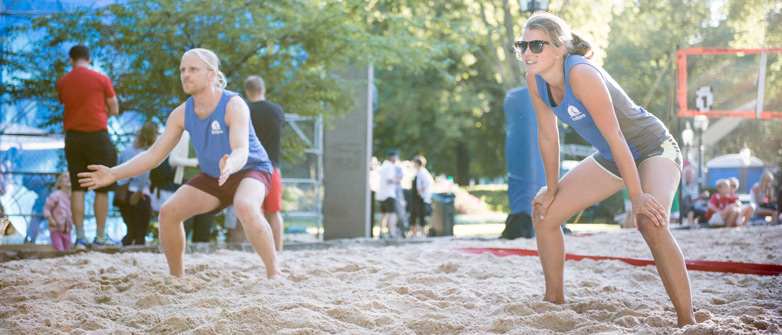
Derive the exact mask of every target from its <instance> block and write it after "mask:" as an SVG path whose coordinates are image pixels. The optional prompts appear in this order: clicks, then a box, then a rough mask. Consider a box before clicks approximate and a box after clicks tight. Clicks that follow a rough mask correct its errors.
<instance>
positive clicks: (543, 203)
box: [532, 186, 557, 220]
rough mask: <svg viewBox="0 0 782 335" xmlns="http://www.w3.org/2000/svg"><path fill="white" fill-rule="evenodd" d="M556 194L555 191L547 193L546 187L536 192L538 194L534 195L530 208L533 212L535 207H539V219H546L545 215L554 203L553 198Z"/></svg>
mask: <svg viewBox="0 0 782 335" xmlns="http://www.w3.org/2000/svg"><path fill="white" fill-rule="evenodd" d="M556 194H557V190H553V191H551V192H549V190H548V187H547V186H543V187H541V188H540V190H539V191H538V194H537V195H535V199H533V200H532V207H533V212H534V208H535V206H538V205H539V206H540V219H541V220H542V219H544V218H545V217H546V213H548V209H549V207H550V206H551V204H552V203H553V202H554V197H555V196H556Z"/></svg>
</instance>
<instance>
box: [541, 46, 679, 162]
mask: <svg viewBox="0 0 782 335" xmlns="http://www.w3.org/2000/svg"><path fill="white" fill-rule="evenodd" d="M576 64H588V65H589V66H592V67H594V68H595V69H597V71H598V72H600V75H601V76H602V78H603V82H605V84H606V87H607V88H608V93H609V94H610V95H611V100H612V102H613V105H614V112H615V114H616V119H617V120H618V121H619V129H620V130H621V131H622V134H623V135H624V137H625V140H626V141H627V146H628V147H629V148H630V152H632V154H633V159H639V158H640V157H641V155H642V154H641V153H642V152H644V151H646V150H648V149H651V148H653V147H657V146H659V145H660V144H661V143H662V142H663V141H665V139H666V138H667V137H668V129H667V128H665V125H663V123H662V121H660V120H659V119H658V118H657V117H655V116H654V115H652V114H651V113H649V112H647V111H645V110H644V109H643V108H641V107H640V106H637V105H636V104H635V103H634V102H633V101H632V100H631V99H630V97H628V96H627V93H625V92H624V90H622V88H621V87H619V84H617V83H616V81H614V79H613V78H611V76H610V75H609V74H608V73H607V72H606V71H605V70H603V68H601V67H599V66H597V65H595V64H594V63H592V62H591V61H589V60H588V59H586V58H584V57H583V56H579V55H567V57H566V58H565V66H564V69H565V98H564V99H562V102H561V103H560V104H559V105H557V106H554V101H553V99H552V98H551V96H550V95H549V89H548V84H547V83H546V81H545V80H543V78H542V77H540V76H539V75H535V82H536V85H537V87H538V94H539V95H540V98H541V99H543V101H544V102H545V103H546V104H547V105H548V106H549V107H551V110H552V111H554V114H556V115H557V117H558V118H559V119H560V120H562V122H564V123H566V124H567V125H569V126H570V127H573V129H575V130H576V132H577V133H578V134H579V135H581V136H582V137H583V138H584V139H586V140H587V141H588V142H589V143H591V144H592V145H593V146H594V147H595V148H597V150H598V152H600V155H602V156H603V157H604V158H605V159H608V160H610V161H614V157H613V155H612V154H611V148H610V147H609V146H608V142H606V139H605V138H604V137H603V135H602V134H601V133H600V129H598V128H597V125H595V122H594V120H593V119H592V116H591V115H590V113H589V111H588V110H587V109H586V107H585V106H584V104H583V103H581V101H580V100H578V99H577V98H576V96H575V95H573V90H572V89H571V88H570V81H569V74H570V69H571V68H573V66H575V65H576Z"/></svg>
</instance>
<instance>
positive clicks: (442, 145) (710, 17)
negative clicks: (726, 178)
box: [0, 0, 782, 182]
mask: <svg viewBox="0 0 782 335" xmlns="http://www.w3.org/2000/svg"><path fill="white" fill-rule="evenodd" d="M549 11H551V12H553V13H555V14H557V15H560V16H561V17H563V18H564V19H565V20H566V21H567V22H568V23H569V24H570V25H571V27H572V28H573V29H574V30H575V31H578V32H581V33H585V34H584V35H585V36H584V37H587V38H589V39H590V41H591V43H592V45H593V47H594V48H595V49H596V50H595V51H596V54H597V55H596V56H597V59H596V61H597V62H598V63H600V64H603V66H604V67H605V69H606V70H607V71H608V72H609V73H610V74H611V76H612V77H613V78H614V79H615V80H616V81H617V82H618V83H619V84H620V85H621V86H622V88H623V89H624V90H625V91H626V92H627V93H628V94H629V95H630V97H631V98H633V99H634V100H635V101H636V103H638V104H641V105H642V107H644V108H646V109H647V110H648V111H650V112H651V113H653V114H655V115H656V116H658V117H659V118H660V119H661V120H663V122H664V123H665V124H666V125H668V127H669V129H670V130H671V133H673V134H679V133H680V132H681V129H679V122H678V118H677V117H676V108H677V107H676V105H675V102H674V94H673V92H674V82H675V80H674V74H675V72H674V71H675V62H674V61H675V59H674V52H675V50H676V48H677V47H688V46H708V47H750V48H758V47H760V43H761V41H763V40H765V45H766V46H767V47H780V46H782V30H780V29H775V28H776V27H779V26H782V1H780V0H771V1H767V0H747V1H723V0H694V1H684V0H673V1H655V0H632V1H631V0H619V1H614V0H599V1H586V0H553V1H551V4H550V6H549ZM528 15H529V13H520V12H519V7H518V2H517V1H515V0H486V1H476V0H454V1H429V0H393V1H392V0H366V1H365V0H343V1H327V0H292V1H263V2H247V1H243V0H220V1H219V2H218V5H217V6H204V3H203V2H200V1H192V0H190V1H176V0H154V1H142V0H128V1H123V4H122V5H112V6H109V7H107V8H105V9H101V10H99V11H89V12H76V13H65V14H57V15H51V16H44V17H38V18H35V19H33V24H32V25H31V26H26V27H17V28H13V29H11V30H10V31H8V32H5V33H7V34H6V35H5V36H10V37H11V38H12V37H13V36H18V35H23V34H33V33H43V34H44V38H43V39H41V40H39V41H38V42H35V43H34V44H32V45H30V46H29V48H27V49H25V50H24V51H23V52H21V53H18V54H11V53H9V52H8V51H7V50H3V51H2V52H3V55H2V59H1V60H0V66H2V67H3V70H5V71H6V73H9V74H11V75H10V76H6V78H8V77H11V78H12V79H10V80H6V82H5V83H4V84H6V85H4V86H3V87H2V88H1V89H0V91H1V92H0V93H9V95H8V96H9V97H10V99H14V100H18V99H30V98H32V99H36V100H38V101H39V102H41V103H42V104H44V105H45V106H47V108H48V109H49V110H50V111H51V115H50V117H49V119H50V122H48V123H47V124H48V125H55V124H59V123H60V122H61V114H62V112H61V107H60V105H59V103H57V97H56V92H55V91H54V90H53V89H52V87H53V85H54V84H53V83H54V82H56V80H57V79H58V78H59V77H61V76H62V75H63V74H64V73H65V72H66V71H67V64H66V62H65V57H64V54H63V52H64V51H67V50H65V48H67V46H70V45H71V44H72V43H74V42H78V43H84V44H87V45H89V46H90V47H91V48H92V49H93V56H94V57H93V58H94V62H95V64H96V65H99V67H100V68H101V69H103V70H104V71H105V72H106V73H107V74H108V75H109V76H110V77H111V78H112V79H113V80H114V82H115V85H116V89H117V92H118V93H119V98H120V107H121V109H122V110H136V111H139V112H142V113H144V114H145V115H147V117H148V118H150V119H153V118H158V119H161V120H162V119H165V117H166V115H167V114H168V112H169V111H170V110H171V109H172V108H174V107H175V106H176V105H178V104H180V103H182V101H183V99H184V98H185V95H184V93H183V92H182V91H181V89H180V84H179V81H178V78H177V74H178V70H177V68H178V64H179V59H180V57H181V54H182V53H183V52H184V51H185V50H187V49H189V48H193V47H204V48H209V49H212V50H214V51H215V52H216V53H217V54H218V55H219V56H220V57H221V60H222V62H223V64H222V69H223V72H225V74H226V75H227V76H228V80H229V86H228V88H229V89H231V90H236V91H241V83H242V80H243V79H244V78H245V77H246V76H248V75H251V74H260V75H262V76H263V77H264V79H265V80H266V82H267V86H268V87H269V92H268V98H269V99H270V100H272V101H275V102H278V103H280V104H281V105H283V106H284V107H285V109H286V111H287V112H290V113H296V114H300V115H305V116H313V115H317V114H321V113H322V114H325V116H326V121H328V119H329V118H331V117H333V116H335V115H339V114H340V113H341V112H343V111H345V110H348V109H349V108H350V106H352V105H353V103H354V101H353V100H352V97H351V94H350V90H351V88H350V86H349V85H346V83H345V82H344V81H343V80H341V79H340V78H339V76H338V75H337V73H338V71H339V70H341V69H343V68H344V66H345V65H348V64H369V63H371V64H373V66H374V68H375V78H376V85H377V87H378V93H379V99H378V110H377V112H376V115H375V116H374V120H375V129H374V143H373V149H374V152H375V153H378V152H381V153H382V152H385V150H387V149H389V148H396V149H400V151H401V152H402V155H403V158H410V157H412V156H413V155H416V154H423V155H425V156H426V157H427V158H428V160H429V169H430V171H432V172H433V173H434V174H446V175H451V176H457V180H458V181H460V182H464V181H465V180H469V179H470V178H476V179H477V178H480V177H497V176H504V175H505V174H506V168H505V160H504V141H505V131H504V128H505V125H504V115H503V111H502V102H503V100H504V97H505V92H507V91H508V90H509V89H511V88H514V87H518V86H521V85H523V84H524V82H523V81H524V80H523V74H524V70H523V68H522V67H521V65H520V63H519V62H518V61H517V60H516V59H515V56H514V54H513V52H512V51H511V50H510V48H509V46H510V45H511V44H512V42H513V41H514V40H515V39H517V38H519V37H520V36H521V33H522V32H521V27H522V26H523V24H524V22H525V19H526V17H527V16H528ZM770 59H771V58H770ZM780 59H782V57H777V58H775V59H774V60H773V61H771V62H770V63H769V67H768V71H767V87H766V90H767V92H780V91H782V79H780V76H782V61H780ZM14 73H29V74H30V75H29V76H24V77H22V76H14V75H13V74H14ZM767 96H770V94H767ZM780 99H782V96H780ZM774 103H775V104H777V105H779V104H780V103H782V102H774ZM326 110H328V111H329V112H326ZM563 136H564V137H565V138H564V140H565V143H576V144H585V143H584V142H583V139H581V138H580V136H578V135H577V134H575V133H574V132H569V133H567V132H563ZM286 142H291V143H292V142H295V140H293V139H286ZM744 142H747V143H748V145H749V146H750V147H751V149H752V150H753V154H754V155H755V156H757V157H760V158H761V159H764V160H766V161H777V160H779V157H782V152H780V150H782V145H781V144H780V143H782V125H780V121H778V120H775V121H751V122H750V121H747V122H744V123H743V124H742V125H741V126H740V127H739V128H738V130H736V131H734V132H733V134H731V135H729V136H728V137H726V138H725V139H724V140H722V141H721V142H720V143H719V144H718V146H716V147H715V148H710V149H709V151H708V152H707V159H708V158H709V155H718V154H722V153H736V152H737V151H738V149H740V148H741V147H743V144H744ZM291 143H288V145H289V146H293V147H297V146H301V144H300V143H299V144H295V143H294V144H291ZM286 152H290V151H286ZM286 159H288V158H287V157H286ZM780 163H782V162H780ZM460 174H461V176H460Z"/></svg>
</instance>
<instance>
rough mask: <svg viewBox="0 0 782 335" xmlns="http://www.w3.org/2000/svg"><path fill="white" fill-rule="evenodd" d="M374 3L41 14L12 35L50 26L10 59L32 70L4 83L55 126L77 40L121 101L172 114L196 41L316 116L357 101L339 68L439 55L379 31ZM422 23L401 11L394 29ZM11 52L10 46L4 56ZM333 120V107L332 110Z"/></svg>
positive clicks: (147, 6)
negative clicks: (60, 84) (36, 104)
mask: <svg viewBox="0 0 782 335" xmlns="http://www.w3.org/2000/svg"><path fill="white" fill-rule="evenodd" d="M367 20H368V11H367V5H366V3H365V2H364V1H360V0H344V1H307V0H293V1H263V2H247V1H243V0H223V1H221V2H220V5H219V6H204V4H203V3H202V2H200V1H177V0H156V1H146V0H128V1H123V2H122V4H114V5H110V6H107V7H105V8H103V9H100V10H97V11H79V12H75V13H60V14H54V15H50V16H44V17H38V18H34V19H33V20H32V25H30V26H24V27H15V28H12V29H11V31H10V32H9V34H10V35H11V36H17V35H19V34H29V33H30V32H32V31H44V32H45V34H44V36H43V37H42V38H41V39H38V40H37V41H33V42H32V45H33V47H32V48H31V49H29V50H23V51H22V52H20V53H18V54H13V55H8V57H9V59H8V60H5V59H4V61H3V62H2V65H3V66H4V67H5V70H7V71H9V72H11V73H24V74H25V76H24V77H21V76H20V77H17V79H16V80H13V81H11V82H9V85H4V87H3V92H2V93H11V97H12V98H13V99H39V100H40V101H41V102H42V103H43V104H44V106H45V108H47V109H48V110H50V111H51V116H50V117H49V120H50V121H49V122H47V125H50V126H53V125H57V124H59V123H60V121H61V114H62V113H61V111H60V108H61V107H60V106H59V104H58V103H57V97H56V91H55V90H54V89H53V87H54V82H56V80H57V79H58V78H60V77H61V76H62V75H64V74H65V72H66V62H65V58H67V57H66V56H64V55H66V54H67V48H69V47H70V46H71V45H73V44H76V43H81V44H85V45H88V46H89V47H90V48H91V49H92V54H93V55H92V56H93V60H94V64H95V65H97V66H98V67H99V68H100V69H102V70H103V71H104V72H106V74H107V75H109V77H110V78H112V80H113V81H114V83H115V89H116V91H117V92H118V98H119V100H120V108H121V110H133V111H137V112H139V113H142V114H144V115H146V116H147V118H148V119H152V118H154V117H157V118H159V119H161V120H162V119H165V117H166V116H167V114H168V113H169V112H170V111H171V110H172V109H173V108H175V107H176V106H177V105H179V104H180V103H182V102H183V101H184V99H185V98H186V96H185V94H184V93H183V92H182V90H181V88H180V87H181V85H180V83H179V78H178V76H177V74H178V67H179V60H180V57H181V56H182V54H183V53H184V52H185V51H186V50H188V49H191V48H196V47H202V48H208V49H211V50H213V51H215V53H216V54H217V55H218V56H219V57H220V59H221V62H222V64H221V70H222V71H223V72H224V73H225V75H226V77H227V79H228V89H231V90H234V91H241V83H242V81H243V79H244V78H246V77H247V76H248V75H251V74H262V75H263V77H264V78H265V80H266V82H267V85H268V86H269V88H270V90H269V92H268V93H267V95H268V97H269V98H270V99H272V100H275V101H277V102H279V103H281V104H282V105H283V106H285V108H286V111H288V112H292V113H296V114H300V115H305V116H312V115H317V114H321V113H325V110H326V109H325V108H324V106H325V105H328V106H330V108H329V110H330V111H334V113H336V114H339V113H341V112H342V111H345V110H348V109H349V107H350V106H352V104H353V103H354V101H353V100H352V98H351V95H350V92H349V88H348V86H347V85H344V84H343V82H342V80H341V79H340V78H339V77H338V76H336V75H334V74H333V73H331V72H330V71H331V70H339V69H342V68H343V67H344V66H345V65H346V64H355V63H358V64H370V63H372V64H379V65H385V64H398V63H400V62H402V61H403V60H404V61H406V62H409V64H408V66H410V67H411V68H419V67H421V66H423V64H429V63H432V61H431V59H432V58H435V57H436V56H437V55H438V51H437V48H434V49H432V50H425V51H420V50H416V51H415V52H414V51H413V50H412V49H410V48H408V46H409V45H412V44H415V43H422V42H423V43H430V44H431V45H435V46H436V45H439V44H441V42H440V41H428V40H426V39H424V40H421V39H420V36H413V35H412V34H409V33H407V31H406V30H405V29H399V30H398V33H397V34H394V35H390V34H385V35H380V34H374V33H373V32H372V31H370V29H369V28H370V27H369V25H368V24H367ZM418 24H422V23H421V22H417V21H415V20H414V19H412V18H411V19H409V20H393V22H392V24H390V25H389V27H390V28H392V29H396V28H398V27H402V26H414V25H418ZM4 58H5V55H4ZM326 116H327V120H328V117H329V116H330V115H328V114H327V115H326Z"/></svg>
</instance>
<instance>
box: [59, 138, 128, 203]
mask: <svg viewBox="0 0 782 335" xmlns="http://www.w3.org/2000/svg"><path fill="white" fill-rule="evenodd" d="M65 160H67V161H68V173H69V174H70V177H71V190H74V191H84V190H86V188H83V187H81V186H79V176H78V174H79V173H81V172H90V170H89V169H87V165H93V164H99V165H105V166H108V167H113V166H115V165H117V149H116V148H114V144H112V143H111V140H110V139H109V132H108V131H105V130H99V131H94V132H83V131H76V130H68V131H66V132H65ZM115 186H116V183H114V184H111V185H109V186H106V187H101V188H99V189H96V190H95V192H108V191H113V190H114V188H115Z"/></svg>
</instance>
